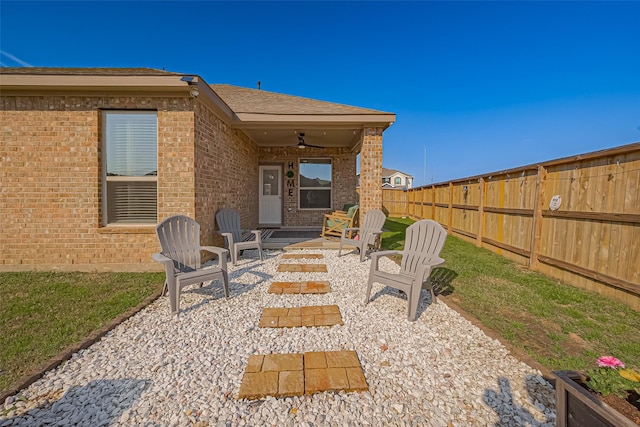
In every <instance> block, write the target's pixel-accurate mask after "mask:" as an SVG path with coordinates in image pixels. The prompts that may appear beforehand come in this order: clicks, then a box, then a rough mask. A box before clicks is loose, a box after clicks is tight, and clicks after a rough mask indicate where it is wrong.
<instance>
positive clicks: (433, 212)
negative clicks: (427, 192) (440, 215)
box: [431, 185, 436, 221]
mask: <svg viewBox="0 0 640 427" xmlns="http://www.w3.org/2000/svg"><path fill="white" fill-rule="evenodd" d="M431 219H432V220H434V221H435V220H436V186H435V185H432V186H431Z"/></svg>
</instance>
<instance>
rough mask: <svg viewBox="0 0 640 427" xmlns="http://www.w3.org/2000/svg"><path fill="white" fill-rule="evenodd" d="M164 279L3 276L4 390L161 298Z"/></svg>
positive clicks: (0, 347)
mask: <svg viewBox="0 0 640 427" xmlns="http://www.w3.org/2000/svg"><path fill="white" fill-rule="evenodd" d="M163 282H164V273H48V272H24V273H22V272H21V273H0V325H2V326H1V329H2V333H0V390H4V389H7V388H9V387H10V386H11V384H12V383H13V382H14V381H16V380H18V379H19V378H20V377H22V376H24V375H26V374H27V373H28V372H30V371H31V370H33V369H35V368H37V367H39V366H41V365H42V364H44V363H45V362H47V361H49V360H50V359H51V358H52V357H54V356H55V355H57V354H58V353H59V352H60V351H62V350H64V349H65V348H67V347H68V346H70V345H71V344H73V343H76V342H79V341H81V340H82V339H84V338H85V337H87V336H88V335H89V334H90V333H91V332H93V331H96V330H97V329H99V328H101V327H102V326H104V325H106V324H108V323H109V322H110V321H112V320H113V319H115V318H116V317H117V316H118V315H120V314H122V313H125V312H127V311H128V310H129V309H131V308H132V307H135V306H137V305H138V304H140V303H141V302H142V301H143V300H144V299H145V298H147V297H149V296H150V295H152V294H153V293H154V292H158V291H159V290H160V289H161V287H162V284H163Z"/></svg>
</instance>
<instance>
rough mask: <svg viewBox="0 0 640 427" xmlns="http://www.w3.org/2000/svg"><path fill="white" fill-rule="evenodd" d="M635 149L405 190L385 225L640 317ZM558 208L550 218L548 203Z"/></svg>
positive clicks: (390, 204) (388, 194)
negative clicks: (431, 234)
mask: <svg viewBox="0 0 640 427" xmlns="http://www.w3.org/2000/svg"><path fill="white" fill-rule="evenodd" d="M639 193H640V143H634V144H630V145H625V146H621V147H617V148H612V149H608V150H602V151H597V152H592V153H587V154H581V155H578V156H573V157H566V158H562V159H556V160H551V161H548V162H544V163H540V164H536V165H529V166H523V167H520V168H515V169H510V170H506V171H500V172H493V173H489V174H484V175H479V176H474V177H470V178H464V179H459V180H454V181H449V182H441V183H437V184H433V185H428V186H422V187H417V188H412V189H410V190H406V191H397V190H383V199H382V200H383V210H384V211H385V213H387V214H388V215H389V216H404V215H406V216H410V217H412V218H414V219H420V218H428V219H434V220H436V221H438V222H439V223H441V224H442V225H443V226H445V227H447V230H448V231H449V234H453V235H456V236H458V237H461V238H463V239H465V240H468V241H471V242H474V243H475V244H476V245H477V246H481V247H485V248H487V249H490V250H492V251H494V252H497V253H499V254H501V255H504V256H506V257H508V258H511V259H513V260H515V261H516V262H519V263H521V264H525V265H528V266H529V267H530V268H531V269H532V270H537V271H540V272H543V273H545V274H548V275H550V276H553V277H556V278H558V279H560V280H562V281H563V282H565V283H569V284H572V285H574V286H577V287H580V288H583V289H587V290H590V291H595V292H598V293H600V294H602V295H605V296H607V297H609V298H612V299H616V300H619V301H621V302H623V303H625V304H627V305H629V306H630V307H632V308H634V309H636V310H640V197H639ZM552 201H554V203H556V204H557V202H559V207H558V208H557V209H554V208H555V206H553V205H554V203H552Z"/></svg>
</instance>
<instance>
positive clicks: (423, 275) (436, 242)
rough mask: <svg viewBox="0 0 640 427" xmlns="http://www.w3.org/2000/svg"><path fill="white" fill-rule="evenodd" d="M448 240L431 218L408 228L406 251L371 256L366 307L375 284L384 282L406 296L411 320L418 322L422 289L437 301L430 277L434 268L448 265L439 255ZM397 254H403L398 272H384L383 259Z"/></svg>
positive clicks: (379, 253)
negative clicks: (382, 268) (417, 316)
mask: <svg viewBox="0 0 640 427" xmlns="http://www.w3.org/2000/svg"><path fill="white" fill-rule="evenodd" d="M446 238H447V232H446V230H445V229H444V228H443V227H442V226H441V225H440V224H438V223H437V222H435V221H432V220H430V219H423V220H420V221H418V222H416V223H414V224H412V225H411V226H409V227H408V228H407V232H406V238H405V245H404V250H402V251H382V252H375V253H373V254H371V269H370V271H369V282H368V283H367V295H366V299H365V304H368V303H369V298H370V296H371V286H372V285H373V283H374V282H378V283H382V284H384V285H386V286H390V287H392V288H395V289H399V290H401V291H404V292H405V293H406V294H407V299H408V301H407V302H408V305H409V310H408V319H409V320H410V321H414V320H416V312H417V311H418V303H419V301H420V292H421V291H422V289H428V290H429V291H430V292H431V298H432V301H434V302H435V301H436V299H435V294H434V292H433V286H431V282H430V281H429V276H430V275H431V270H432V269H434V268H435V267H441V266H443V265H444V263H445V261H444V260H443V259H442V258H440V256H439V255H440V251H441V250H442V247H443V246H444V242H445V240H446ZM395 254H400V255H402V263H401V265H400V271H399V273H397V274H394V273H386V272H384V271H381V270H380V269H379V264H378V262H379V260H380V257H383V256H390V255H395Z"/></svg>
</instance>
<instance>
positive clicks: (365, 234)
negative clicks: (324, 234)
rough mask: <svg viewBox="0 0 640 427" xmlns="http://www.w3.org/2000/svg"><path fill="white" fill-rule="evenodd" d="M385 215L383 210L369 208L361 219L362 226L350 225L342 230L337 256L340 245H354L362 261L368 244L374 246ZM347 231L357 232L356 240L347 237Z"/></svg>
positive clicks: (380, 231) (339, 251)
mask: <svg viewBox="0 0 640 427" xmlns="http://www.w3.org/2000/svg"><path fill="white" fill-rule="evenodd" d="M386 219H387V217H386V216H385V215H384V212H382V211H381V210H378V209H371V210H369V211H367V213H366V214H365V216H364V221H362V227H350V228H345V229H343V230H342V236H341V237H340V248H339V249H338V256H340V254H341V253H342V245H343V244H344V245H351V246H355V247H357V248H358V249H359V250H360V262H362V261H364V257H365V255H366V253H367V249H368V247H369V246H374V245H375V244H376V241H377V239H378V237H380V235H381V234H382V227H383V226H384V221H385V220H386ZM349 231H351V232H353V233H355V232H356V231H357V232H358V240H356V239H355V238H349V237H347V233H349Z"/></svg>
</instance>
